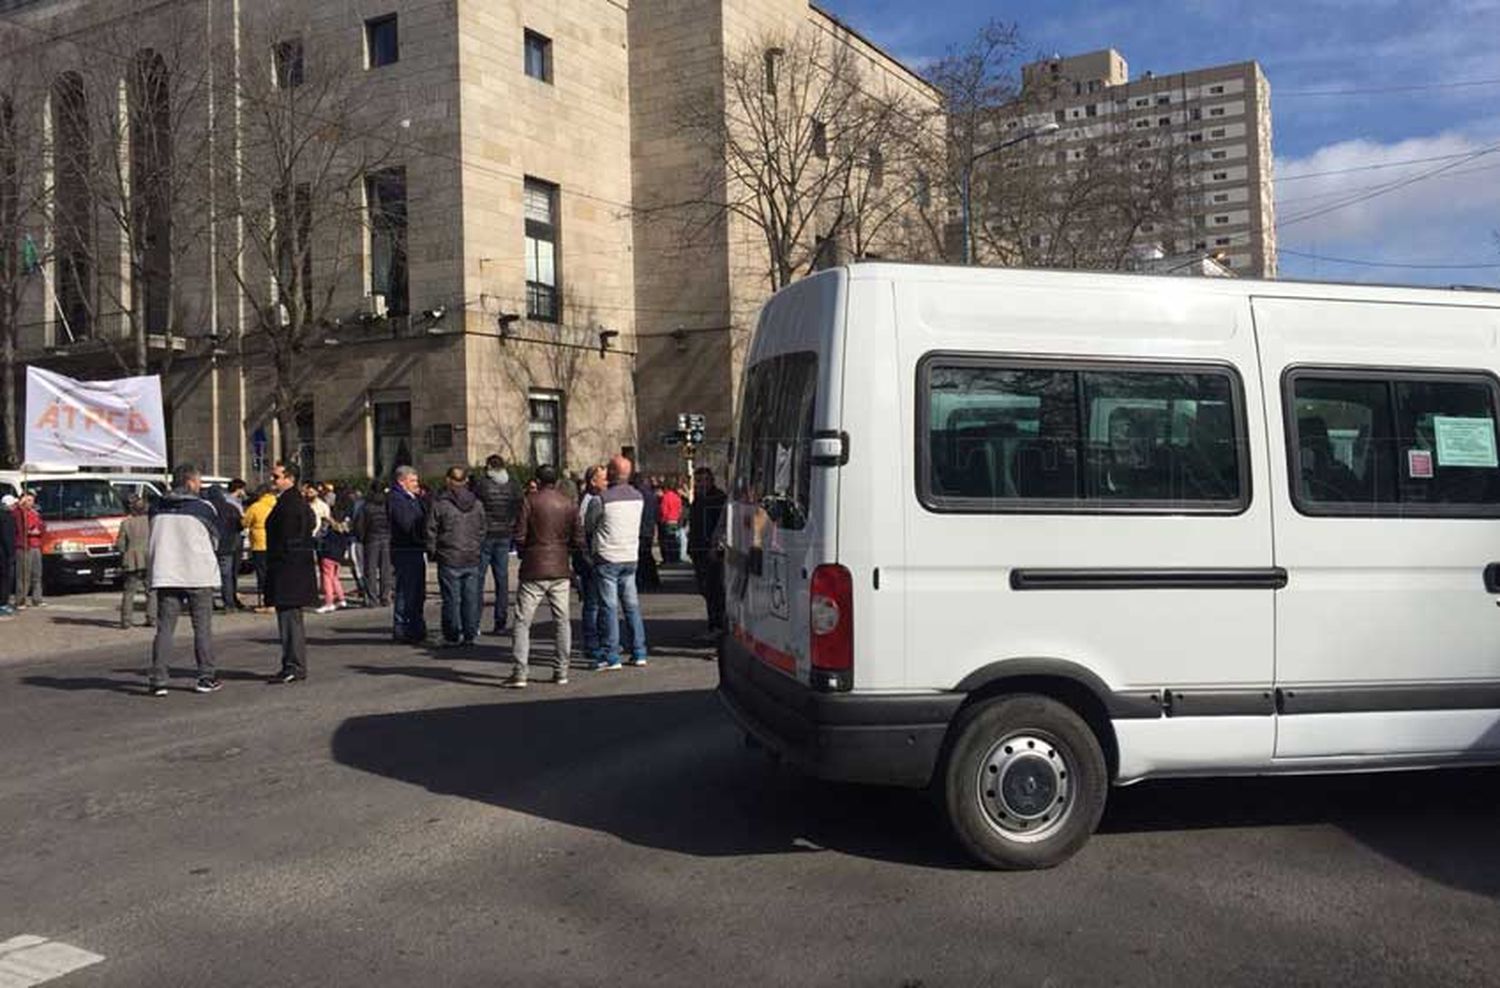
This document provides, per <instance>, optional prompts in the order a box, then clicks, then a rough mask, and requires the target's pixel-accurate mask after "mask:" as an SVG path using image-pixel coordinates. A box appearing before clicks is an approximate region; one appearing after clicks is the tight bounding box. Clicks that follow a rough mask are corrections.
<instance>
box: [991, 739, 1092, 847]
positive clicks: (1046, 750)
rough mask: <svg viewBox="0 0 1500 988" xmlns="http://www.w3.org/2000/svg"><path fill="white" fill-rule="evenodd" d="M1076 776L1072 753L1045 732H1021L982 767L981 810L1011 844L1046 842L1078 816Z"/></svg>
mask: <svg viewBox="0 0 1500 988" xmlns="http://www.w3.org/2000/svg"><path fill="white" fill-rule="evenodd" d="M1073 775H1074V771H1073V759H1072V756H1071V753H1070V752H1069V751H1068V750H1067V748H1065V747H1064V746H1062V745H1060V744H1058V743H1057V741H1056V740H1054V739H1052V738H1050V737H1047V736H1046V735H1044V734H1042V733H1040V732H1036V731H1022V732H1017V733H1015V734H1011V735H1009V736H1007V737H1004V738H1002V739H1001V740H1000V741H998V742H996V743H995V745H994V746H993V747H992V748H990V751H989V754H987V755H985V757H984V759H983V760H982V761H981V762H980V764H979V778H978V780H977V781H978V784H979V785H978V790H977V792H978V797H979V805H980V807H981V808H983V810H984V815H985V819H986V820H988V821H989V823H990V826H991V827H993V828H995V830H997V831H999V832H1000V834H1001V835H1003V836H1004V837H1005V838H1006V839H1007V840H1013V841H1018V842H1021V843H1028V844H1029V843H1034V842H1036V841H1040V840H1045V839H1046V838H1048V837H1050V836H1052V835H1053V834H1054V833H1056V832H1057V831H1058V830H1059V829H1060V828H1061V827H1062V826H1063V824H1064V823H1065V822H1067V820H1068V818H1069V817H1070V816H1072V814H1073Z"/></svg>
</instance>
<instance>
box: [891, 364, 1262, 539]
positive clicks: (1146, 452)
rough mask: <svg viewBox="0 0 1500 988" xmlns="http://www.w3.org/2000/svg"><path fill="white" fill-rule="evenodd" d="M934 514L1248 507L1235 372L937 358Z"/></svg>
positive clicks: (928, 467) (928, 374)
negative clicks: (945, 512)
mask: <svg viewBox="0 0 1500 988" xmlns="http://www.w3.org/2000/svg"><path fill="white" fill-rule="evenodd" d="M920 376H921V378H922V385H921V386H922V391H923V394H922V397H921V402H920V408H921V410H922V411H923V412H924V413H925V416H924V421H922V422H921V423H919V428H920V429H921V430H922V435H921V442H920V443H919V447H920V451H921V454H922V455H923V458H924V459H925V461H926V462H925V463H924V464H923V465H922V470H921V472H920V476H921V477H922V478H923V489H922V490H921V491H920V494H921V496H922V500H923V503H924V504H926V505H927V506H928V507H930V508H933V509H934V510H953V511H1090V512H1097V511H1114V510H1124V511H1140V510H1144V511H1166V512H1176V511H1223V512H1237V511H1240V510H1243V509H1244V507H1245V505H1246V504H1247V503H1248V500H1249V497H1248V488H1249V484H1248V476H1249V473H1248V470H1247V468H1246V465H1245V447H1244V436H1245V431H1244V425H1243V422H1244V415H1243V413H1242V410H1241V405H1242V401H1241V398H1240V394H1241V389H1240V386H1239V380H1238V378H1237V377H1236V376H1235V374H1234V372H1233V371H1232V370H1230V369H1229V368H1224V367H1180V366H1175V365H1162V366H1147V365H1135V364H1132V365H1119V366H1115V365H1088V366H1080V365H1069V364H1045V363H1040V362H1032V361H992V360H989V359H986V358H980V357H952V358H932V359H929V360H928V361H927V362H926V363H925V364H924V369H923V371H922V372H921V374H920Z"/></svg>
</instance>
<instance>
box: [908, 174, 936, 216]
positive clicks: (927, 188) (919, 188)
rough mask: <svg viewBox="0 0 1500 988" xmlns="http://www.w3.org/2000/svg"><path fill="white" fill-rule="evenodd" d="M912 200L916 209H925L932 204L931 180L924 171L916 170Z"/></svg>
mask: <svg viewBox="0 0 1500 988" xmlns="http://www.w3.org/2000/svg"><path fill="white" fill-rule="evenodd" d="M912 198H913V200H914V201H915V202H916V204H917V208H918V209H927V208H929V207H931V205H932V181H931V180H930V179H929V178H928V177H927V173H926V172H917V181H916V191H915V194H914V195H913V197H912Z"/></svg>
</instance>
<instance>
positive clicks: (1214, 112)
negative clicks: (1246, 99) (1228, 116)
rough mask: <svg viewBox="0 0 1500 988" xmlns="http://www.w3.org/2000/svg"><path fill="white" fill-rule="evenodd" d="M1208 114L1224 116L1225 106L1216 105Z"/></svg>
mask: <svg viewBox="0 0 1500 988" xmlns="http://www.w3.org/2000/svg"><path fill="white" fill-rule="evenodd" d="M1208 115H1209V116H1211V117H1222V116H1223V115H1224V108H1223V107H1222V106H1216V107H1214V108H1213V109H1212V110H1209V111H1208Z"/></svg>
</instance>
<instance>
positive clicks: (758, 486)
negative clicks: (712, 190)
mask: <svg viewBox="0 0 1500 988" xmlns="http://www.w3.org/2000/svg"><path fill="white" fill-rule="evenodd" d="M844 281H845V275H844V272H842V271H832V272H827V273H825V274H822V275H818V276H816V277H813V278H809V279H806V280H804V281H802V282H799V283H798V284H797V285H795V286H793V287H791V288H788V289H785V290H783V291H782V292H780V293H778V294H777V295H776V296H775V297H774V298H772V300H771V301H770V302H768V303H767V304H766V307H765V309H764V310H763V311H762V313H761V318H760V323H759V326H758V328H757V330H756V334H755V340H754V342H753V344H752V346H751V351H750V355H749V357H748V358H747V360H746V369H745V374H744V381H743V386H742V390H741V404H740V429H739V437H738V440H737V442H736V448H735V462H734V471H733V479H732V481H731V488H730V501H729V511H728V522H727V525H726V540H727V543H728V560H727V563H728V566H727V576H728V581H727V583H728V586H727V590H728V597H729V600H728V615H729V625H730V632H731V634H733V635H735V636H736V637H737V638H738V639H739V641H740V643H741V644H743V645H744V646H745V647H747V648H748V649H749V650H750V651H751V652H752V653H753V654H754V655H755V657H756V658H757V659H758V660H759V661H760V662H762V663H764V664H766V665H768V666H771V667H773V668H775V669H777V670H779V671H780V672H782V673H784V674H786V675H788V676H792V677H795V678H796V679H798V680H799V681H801V682H803V683H809V682H811V678H812V662H811V655H810V651H811V649H810V636H811V626H810V623H809V599H810V594H811V591H812V585H813V582H814V580H815V579H816V578H818V567H819V566H822V565H824V564H832V563H835V562H836V561H837V557H838V546H837V535H838V533H837V524H836V522H837V513H836V505H837V503H838V473H839V471H838V470H837V469H829V468H827V467H826V466H825V465H823V464H825V463H827V462H828V459H827V458H826V456H825V455H824V454H825V452H826V451H823V450H822V449H821V445H822V443H821V442H819V437H820V436H827V435H837V433H838V415H839V404H840V402H839V395H840V394H841V393H842V390H841V378H842V352H841V350H842V348H841V345H840V342H841V335H842V334H841V332H840V331H839V330H840V329H841V328H842V325H843V286H844ZM834 459H835V460H836V457H835V458H834Z"/></svg>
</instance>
